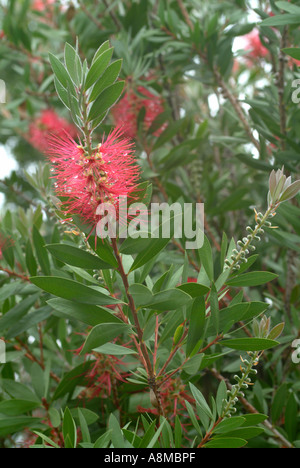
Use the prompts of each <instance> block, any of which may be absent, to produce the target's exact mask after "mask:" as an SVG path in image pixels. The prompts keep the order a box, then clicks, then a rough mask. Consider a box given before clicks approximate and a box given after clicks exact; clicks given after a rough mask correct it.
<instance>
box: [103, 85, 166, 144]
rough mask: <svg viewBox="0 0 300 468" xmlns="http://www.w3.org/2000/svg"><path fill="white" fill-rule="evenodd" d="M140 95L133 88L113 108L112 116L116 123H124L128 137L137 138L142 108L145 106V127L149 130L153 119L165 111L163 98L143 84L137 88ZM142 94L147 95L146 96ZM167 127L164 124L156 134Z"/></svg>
mask: <svg viewBox="0 0 300 468" xmlns="http://www.w3.org/2000/svg"><path fill="white" fill-rule="evenodd" d="M137 91H138V93H139V95H137V94H135V93H134V91H133V90H132V89H130V90H129V91H127V93H126V94H125V96H124V97H123V99H121V100H120V101H119V102H118V103H117V104H116V105H115V106H114V107H113V108H112V111H111V113H112V117H113V119H114V122H115V124H116V125H122V126H123V128H124V133H125V134H126V136H128V138H136V136H137V132H138V115H139V112H140V111H141V110H142V108H143V107H144V108H145V116H144V122H143V123H144V129H145V130H146V131H147V130H148V129H149V128H150V127H151V125H152V123H153V121H154V120H155V119H156V117H158V116H159V115H160V114H161V113H162V112H163V111H164V107H163V100H162V99H161V97H159V96H155V95H154V94H152V93H151V92H150V91H149V90H148V89H146V88H144V87H143V86H139V87H138V88H137ZM141 95H143V96H145V97H144V98H143V97H141ZM165 128H166V124H164V125H162V126H161V127H160V128H159V129H158V130H156V132H154V135H155V136H159V135H160V134H161V133H162V132H163V130H164V129H165Z"/></svg>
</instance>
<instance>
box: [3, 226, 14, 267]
mask: <svg viewBox="0 0 300 468" xmlns="http://www.w3.org/2000/svg"><path fill="white" fill-rule="evenodd" d="M12 245H14V241H13V240H12V239H11V238H10V237H5V236H4V235H3V234H2V233H1V232H0V260H1V259H2V258H3V251H4V250H5V249H6V248H8V247H11V246H12Z"/></svg>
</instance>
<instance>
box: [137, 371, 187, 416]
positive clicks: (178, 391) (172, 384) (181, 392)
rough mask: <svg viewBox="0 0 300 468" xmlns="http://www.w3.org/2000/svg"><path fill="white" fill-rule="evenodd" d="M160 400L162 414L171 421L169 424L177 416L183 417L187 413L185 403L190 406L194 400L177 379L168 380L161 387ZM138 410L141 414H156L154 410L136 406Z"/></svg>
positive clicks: (156, 411)
mask: <svg viewBox="0 0 300 468" xmlns="http://www.w3.org/2000/svg"><path fill="white" fill-rule="evenodd" d="M160 399H161V404H162V407H163V410H164V413H165V415H166V416H167V417H168V418H169V419H170V420H171V424H172V420H174V419H175V417H176V415H177V414H178V415H181V416H184V414H186V413H187V409H186V403H185V402H186V401H188V402H189V403H191V404H194V403H195V400H194V398H193V397H192V396H191V395H190V394H189V393H188V392H187V391H186V388H185V384H184V383H182V381H181V380H180V378H178V377H173V378H171V379H169V380H168V381H167V382H166V383H165V384H164V385H163V386H162V388H161V389H160ZM138 410H139V411H140V412H142V413H143V412H147V413H152V414H158V410H157V409H156V408H143V407H141V406H138Z"/></svg>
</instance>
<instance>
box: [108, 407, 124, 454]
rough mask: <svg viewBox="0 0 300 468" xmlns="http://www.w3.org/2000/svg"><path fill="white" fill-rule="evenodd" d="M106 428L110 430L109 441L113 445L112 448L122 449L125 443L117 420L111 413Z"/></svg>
mask: <svg viewBox="0 0 300 468" xmlns="http://www.w3.org/2000/svg"><path fill="white" fill-rule="evenodd" d="M108 427H109V429H110V430H111V441H112V443H113V446H114V448H118V449H121V448H124V446H125V441H124V436H123V432H122V430H121V428H120V424H119V422H118V420H117V418H116V417H115V415H114V414H112V413H111V415H110V417H109V420H108Z"/></svg>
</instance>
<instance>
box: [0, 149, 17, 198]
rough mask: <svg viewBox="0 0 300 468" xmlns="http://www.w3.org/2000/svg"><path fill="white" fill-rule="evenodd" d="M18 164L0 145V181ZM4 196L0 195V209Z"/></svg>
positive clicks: (7, 150)
mask: <svg viewBox="0 0 300 468" xmlns="http://www.w3.org/2000/svg"><path fill="white" fill-rule="evenodd" d="M17 168H18V164H17V162H16V160H15V159H14V157H13V156H12V154H11V152H10V151H9V149H8V148H7V147H6V146H3V145H0V180H1V179H4V178H5V177H9V175H10V174H11V172H12V171H14V170H16V169H17ZM3 202H4V195H3V194H2V193H0V207H1V206H2V205H3Z"/></svg>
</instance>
